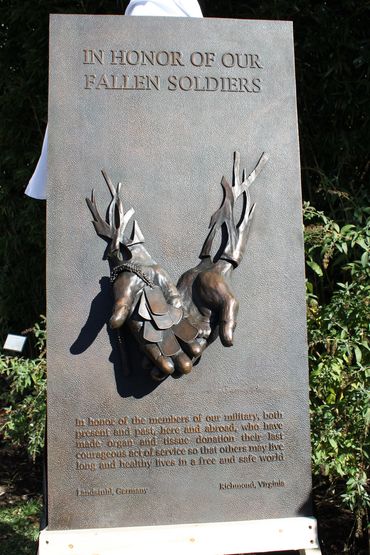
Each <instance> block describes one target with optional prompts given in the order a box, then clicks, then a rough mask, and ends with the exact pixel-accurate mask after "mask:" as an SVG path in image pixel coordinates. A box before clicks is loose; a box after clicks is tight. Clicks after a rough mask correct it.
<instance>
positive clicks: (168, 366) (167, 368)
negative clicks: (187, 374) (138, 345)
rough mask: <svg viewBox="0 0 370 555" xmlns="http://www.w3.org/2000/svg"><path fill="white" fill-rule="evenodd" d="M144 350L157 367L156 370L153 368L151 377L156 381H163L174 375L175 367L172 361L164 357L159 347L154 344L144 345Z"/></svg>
mask: <svg viewBox="0 0 370 555" xmlns="http://www.w3.org/2000/svg"><path fill="white" fill-rule="evenodd" d="M142 350H143V352H144V353H145V354H146V355H147V357H148V358H149V359H150V360H151V361H152V362H153V364H155V366H156V368H153V370H152V372H151V376H152V378H153V379H154V380H156V381H162V380H163V379H164V378H166V377H167V376H169V375H170V374H173V372H174V371H175V365H174V363H173V361H172V359H171V358H170V357H165V356H164V355H162V353H161V351H160V350H159V348H158V346H157V345H155V344H154V343H148V344H146V345H143V347H142Z"/></svg>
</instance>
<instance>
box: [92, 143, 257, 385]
mask: <svg viewBox="0 0 370 555" xmlns="http://www.w3.org/2000/svg"><path fill="white" fill-rule="evenodd" d="M267 159H268V156H267V155H266V154H265V153H264V154H262V156H261V158H260V159H259V161H258V163H257V164H256V166H255V168H254V170H253V171H252V172H251V173H250V174H249V175H248V176H247V173H246V170H243V173H242V178H240V155H239V152H235V153H234V164H233V179H232V184H231V185H230V184H229V182H228V181H227V180H226V178H225V177H223V178H222V180H221V185H222V188H223V192H224V198H223V200H222V203H221V206H220V208H219V209H218V210H216V212H215V213H214V214H213V216H212V218H211V222H210V225H209V233H208V236H207V238H206V240H205V242H204V244H203V247H202V250H201V253H200V255H199V258H200V259H201V261H200V263H199V264H198V265H197V266H195V267H194V268H191V269H190V270H188V271H187V272H185V273H184V274H183V275H182V276H181V277H180V279H179V281H178V283H177V285H175V284H174V283H173V281H172V280H171V278H170V276H169V275H168V274H167V272H166V271H165V270H164V269H163V268H162V267H161V266H160V265H159V264H158V263H157V262H156V261H155V260H153V258H152V257H151V256H150V254H149V252H148V251H147V250H146V249H145V247H144V236H143V234H142V232H141V230H140V228H139V224H138V223H137V221H136V220H134V222H133V225H132V229H131V232H130V233H129V234H127V233H125V232H126V229H127V226H128V223H129V221H130V219H131V218H132V216H133V214H134V210H133V209H132V208H130V210H128V211H127V212H126V213H125V212H124V209H123V204H122V200H121V198H120V191H121V183H118V185H117V187H116V188H115V187H114V186H113V184H112V182H111V180H110V178H109V177H108V175H107V174H106V173H105V172H104V171H102V174H103V177H104V179H105V181H106V184H107V186H108V188H109V190H110V193H111V195H112V201H111V203H110V205H109V208H108V215H107V218H106V219H104V218H102V217H101V215H100V214H99V211H98V209H97V206H96V200H95V194H94V191H92V193H91V199H86V202H87V204H88V206H89V208H90V211H91V213H92V215H93V218H94V219H93V224H94V227H95V231H96V233H97V234H98V235H100V236H101V237H104V238H106V239H107V240H109V247H108V260H109V264H110V269H111V278H110V281H111V284H112V287H113V293H114V307H113V313H112V316H111V318H110V326H111V327H112V328H113V329H117V330H118V338H119V340H120V343H122V335H121V329H122V326H123V325H124V324H127V325H128V326H129V328H130V329H131V331H132V333H133V334H134V336H135V338H136V340H137V342H138V344H139V346H140V349H141V350H142V352H143V353H144V355H145V356H146V357H147V359H148V360H149V361H150V364H151V366H152V368H151V376H152V378H153V379H154V380H158V381H161V380H163V379H164V378H166V377H167V376H168V375H172V376H173V377H180V376H182V375H183V374H188V373H189V372H190V371H191V369H192V367H193V364H194V363H195V362H196V361H197V360H198V359H199V357H200V356H201V355H202V353H203V351H204V350H205V349H206V348H207V346H208V345H209V344H210V343H212V342H213V341H214V340H215V339H216V338H217V337H220V340H221V342H222V344H223V345H224V346H225V347H230V346H231V345H232V344H233V333H234V330H235V326H236V318H237V313H238V302H237V299H236V297H235V295H234V293H233V291H232V288H231V283H230V281H231V274H232V271H233V270H234V268H236V267H237V266H238V265H239V263H240V262H241V260H242V257H243V254H244V251H245V246H246V242H247V238H248V233H249V229H250V224H251V221H252V217H253V213H254V208H255V205H254V204H252V203H251V197H250V192H249V187H250V185H251V184H252V183H253V181H254V180H255V179H256V177H257V176H258V174H259V173H260V172H261V170H262V169H263V167H264V166H265V164H266V162H267ZM239 199H240V201H241V204H242V209H241V214H240V217H239V219H238V221H237V223H236V215H235V204H236V202H237V201H238V200H239ZM218 232H220V234H219V235H221V244H220V245H218V247H217V249H216V250H215V249H214V248H213V247H214V242H215V238H216V237H217V236H218V235H217V233H218Z"/></svg>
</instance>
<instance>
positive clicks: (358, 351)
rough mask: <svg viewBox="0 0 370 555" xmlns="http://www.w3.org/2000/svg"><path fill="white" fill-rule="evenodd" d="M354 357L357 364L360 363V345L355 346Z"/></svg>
mask: <svg viewBox="0 0 370 555" xmlns="http://www.w3.org/2000/svg"><path fill="white" fill-rule="evenodd" d="M355 357H356V362H357V364H361V360H362V352H361V349H360V347H358V346H357V345H356V346H355Z"/></svg>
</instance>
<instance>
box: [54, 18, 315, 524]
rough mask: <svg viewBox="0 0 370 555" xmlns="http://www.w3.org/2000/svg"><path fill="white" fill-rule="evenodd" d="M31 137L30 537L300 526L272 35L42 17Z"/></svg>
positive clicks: (293, 310) (286, 159) (292, 125)
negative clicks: (38, 430)
mask: <svg viewBox="0 0 370 555" xmlns="http://www.w3.org/2000/svg"><path fill="white" fill-rule="evenodd" d="M49 138H50V145H49V168H48V376H49V381H48V500H49V501H48V519H49V529H51V530H57V529H73V528H98V527H119V526H135V525H137V526H139V525H140V526H143V525H148V526H149V525H158V524H161V525H163V524H179V523H201V522H222V521H224V522H225V521H226V522H227V521H236V520H237V521H241V520H250V519H253V520H256V519H269V518H285V517H294V516H309V515H310V505H309V497H310V488H311V483H310V476H311V472H310V446H309V417H308V376H307V375H308V371H307V345H306V328H305V295H304V265H303V239H302V221H301V193H300V171H299V148H298V135H297V115H296V96H295V79H294V55H293V38H292V25H291V23H289V22H273V21H235V20H221V19H217V20H212V19H204V20H202V19H186V18H183V19H182V18H179V19H177V18H145V17H140V18H135V17H132V18H127V17H124V16H122V17H120V16H114V17H113V16H96V17H95V16H64V15H56V16H52V18H51V46H50V98H49ZM238 152H239V153H240V154H239V155H238V154H234V153H238ZM263 153H265V154H263ZM267 157H268V160H267ZM239 158H240V159H239ZM261 160H262V161H263V170H262V166H261V165H259V164H261ZM239 166H240V167H239ZM242 168H246V172H245V173H244V174H243V173H242ZM101 170H104V174H103V176H102V174H101ZM222 176H224V177H222ZM248 176H252V177H251V178H250V179H251V181H250V182H249V181H248V179H249V177H248ZM103 177H104V179H103ZM221 179H222V186H221V185H220V183H221ZM104 180H105V181H106V183H104ZM246 181H248V183H247V185H246ZM118 182H121V183H122V185H121V186H118V188H116V185H117V183H118ZM107 184H108V188H109V190H108V188H107V186H106V185H107ZM243 187H244V189H243ZM247 188H248V191H249V192H248V194H250V198H249V200H248V199H246V197H247V195H245V198H244V196H243V199H244V201H243V202H244V206H243V203H242V205H241V206H238V205H237V203H236V200H238V199H239V196H240V195H242V194H243V195H244V193H243V191H245V190H246V189H247ZM92 189H95V196H93V197H92V198H91V197H90V195H91V190H92ZM85 197H88V198H89V199H90V201H89V206H90V209H91V211H92V213H93V216H92V214H91V212H90V211H89V210H88V208H87V206H86V203H85ZM112 198H113V200H114V199H115V200H114V202H113V204H111V209H110V210H107V208H108V206H109V205H110V203H111V201H112ZM234 201H235V202H234ZM248 202H249V205H248ZM245 205H247V208H248V210H246V209H245ZM253 205H255V206H254V208H253ZM95 206H96V207H97V208H96V210H98V212H96V211H95V208H94V207H95ZM131 207H132V208H133V209H134V210H135V216H133V214H132V212H131V211H130V208H131ZM94 211H95V212H94ZM128 212H129V213H128ZM127 213H128V215H127V221H129V220H130V223H129V224H127V222H126V220H123V219H122V218H125V217H126V216H125V214H127ZM249 214H250V215H253V221H252V222H248V230H247V231H248V243H247V244H246V246H245V248H244V246H243V248H241V244H240V240H239V238H238V229H239V230H240V229H241V228H240V227H239V228H238V225H239V224H240V222H243V221H244V223H245V224H246V222H247V219H248V218H247V219H246V215H247V216H248V215H249ZM130 217H131V218H132V219H130ZM211 217H212V220H211V227H210V228H208V225H209V221H210V219H211ZM133 218H135V220H136V223H135V224H133V223H131V222H133ZM243 218H244V220H243ZM92 220H93V221H94V222H95V224H94V225H95V230H96V231H97V232H98V234H99V235H100V236H103V239H104V236H105V240H106V241H107V242H106V243H105V242H104V241H102V240H101V239H100V238H99V237H98V235H97V234H96V233H95V230H94V227H93V225H92V224H91V221H92ZM117 221H119V222H120V223H122V222H124V225H122V226H120V224H118V223H117ZM238 222H239V223H238ZM250 223H251V225H249V224H250ZM139 226H140V227H139ZM212 226H213V227H212ZM243 226H244V224H243V225H242V227H243ZM124 228H125V229H126V230H125V229H124ZM126 231H127V235H125V234H126ZM144 237H145V249H146V251H145V252H148V253H149V254H148V256H150V260H151V261H155V262H153V263H152V262H151V263H150V264H148V263H147V261H148V260H149V259H146V258H145V257H146V254H143V252H144V250H143V249H144V247H142V245H143V241H144ZM225 237H226V239H225ZM217 241H218V242H219V245H220V248H219V250H218V251H217V252H214V250H212V249H214V245H215V242H216V244H217ZM117 249H118V250H117ZM133 251H135V253H136V254H135V256H131V255H132V253H133ZM117 252H120V253H123V255H122V257H121V258H120V260H118V259H117V260H118V261H117V260H116V261H114V263H113V265H112V256H113V257H114V256H115V255H116V254H117ZM112 253H113V254H112ZM243 253H244V254H243ZM242 254H243V256H242ZM120 256H121V255H120ZM199 256H200V257H201V264H204V266H202V268H201V269H202V272H203V273H202V274H201V278H202V279H200V278H199V280H200V282H199V284H198V282H197V281H196V280H195V279H194V281H191V282H190V285H189V279H188V278H189V274H186V272H188V271H189V270H190V269H194V268H197V267H198V266H197V264H199V258H198V257H199ZM143 257H144V258H143ZM217 257H218V258H219V260H220V261H221V262H220V265H219V266H217V267H218V269H219V271H218V273H217V272H216V273H217V276H216V277H215V274H214V272H213V268H214V261H215V260H217ZM144 259H145V260H144ZM204 261H205V262H204ZM207 261H208V262H207ZM225 264H226V266H227V269H225ZM110 265H111V268H110ZM210 268H211V273H209V271H210ZM162 270H163V273H162ZM110 271H111V272H112V273H111V274H110ZM197 271H198V270H197ZM204 272H205V273H204ZM184 274H185V278H184V277H183V278H182V281H181V280H180V282H179V284H178V288H179V290H180V293H181V295H183V291H184V290H186V295H183V296H182V297H181V295H180V297H181V299H182V301H181V302H180V303H177V302H169V300H168V299H169V297H168V296H169V295H170V296H173V294H174V295H175V296H176V287H175V284H176V283H177V281H178V279H179V278H180V276H184ZM186 276H187V277H186ZM204 276H205V278H204V279H203V277H204ZM196 277H197V279H198V277H199V276H198V274H197V276H196ZM193 278H194V275H193V274H191V279H193ZM112 283H113V287H112ZM164 283H165V284H166V285H164ZM169 283H170V285H168V284H169ZM204 283H206V286H204ZM225 284H226V285H225ZM172 286H173V287H174V289H173V288H172ZM203 286H204V287H203ZM130 287H134V288H135V287H136V288H137V289H135V291H134V294H133V296H134V297H135V303H131V305H130V307H129V309H127V310H126V308H125V307H126V305H125V304H124V303H123V301H122V299H123V298H126V297H125V295H126V293H127V290H128V289H127V288H130ZM202 287H203V289H202ZM174 291H175V293H174ZM215 291H217V295H218V294H219V296H217V295H216V293H215ZM171 298H172V297H171ZM199 298H200V299H201V302H200V301H199ZM225 298H228V299H229V300H230V299H231V300H230V303H231V304H230V303H229V304H227V303H226V305H225ZM184 299H185V300H184ZM207 299H208V300H207ZM219 299H221V300H219ZM236 300H237V301H238V303H239V312H238V314H237V317H236V313H237V301H236ZM121 301H122V302H121ZM231 301H232V302H231ZM182 302H183V304H182ZM114 303H116V304H114ZM120 303H121V304H120ZM217 303H219V304H217ZM233 303H234V304H233ZM183 305H184V306H183ZM195 305H196V308H197V310H198V311H197V317H196V318H195V320H194V310H193V309H194V306H195ZM114 306H115V308H114V317H113V318H112V319H111V316H112V312H113V307H114ZM125 311H126V312H127V314H126V312H125ZM230 314H231V316H230ZM123 315H124V316H123ZM127 318H128V320H127ZM236 318H237V327H236V330H235V332H234V334H233V337H231V335H232V329H233V327H234V323H235V319H236ZM110 319H111V325H109V321H110ZM124 319H126V323H125V324H124V325H123V326H122V322H123V320H124ZM128 321H129V324H130V325H127V322H128ZM225 322H226V323H227V322H228V324H225ZM228 326H229V327H228ZM126 328H127V329H126ZM231 343H232V345H231ZM206 347H207V348H206ZM143 349H144V351H145V353H146V354H147V355H149V365H148V360H143V356H142V350H143ZM197 349H198V351H197ZM203 350H204V352H203ZM189 352H191V354H189ZM201 352H202V356H201V357H200V358H199V354H200V353H201ZM179 353H180V354H179ZM185 356H187V357H188V358H187V359H186V358H184V357H185ZM160 357H163V358H161V361H162V362H163V361H164V362H163V364H162V362H160V361H159V358H160ZM178 357H180V359H179V358H178ZM181 357H183V358H181ZM189 358H190V361H191V362H190V363H188V362H187V361H188V360H189ZM156 361H157V365H158V366H160V370H158V368H157V367H156V364H155V362H156ZM158 361H159V362H158ZM184 361H185V362H184ZM174 378H178V379H174Z"/></svg>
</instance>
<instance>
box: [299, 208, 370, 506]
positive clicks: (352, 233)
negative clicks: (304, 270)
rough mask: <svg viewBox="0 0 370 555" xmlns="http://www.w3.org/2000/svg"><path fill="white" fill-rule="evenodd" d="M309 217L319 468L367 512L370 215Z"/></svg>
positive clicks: (310, 327) (311, 210)
mask: <svg viewBox="0 0 370 555" xmlns="http://www.w3.org/2000/svg"><path fill="white" fill-rule="evenodd" d="M304 216H305V222H306V227H305V236H306V241H305V244H306V257H307V258H306V263H307V265H308V268H309V270H308V274H309V281H307V302H308V338H309V361H310V385H311V424H312V446H313V455H312V461H313V472H314V474H316V475H319V476H320V475H321V476H326V477H328V480H329V484H330V491H331V494H332V495H334V496H337V495H338V491H339V489H338V488H337V486H339V485H341V486H342V485H343V482H345V487H344V488H343V487H342V488H341V489H340V491H341V494H340V495H341V497H342V501H343V502H344V504H346V505H347V506H348V507H349V508H351V509H352V510H355V511H360V513H361V512H362V511H364V509H365V508H366V507H367V506H369V505H370V497H369V494H368V490H367V486H366V484H367V476H366V471H367V469H368V466H369V458H370V456H369V442H368V435H367V433H368V427H369V424H370V403H369V399H370V397H369V378H370V344H369V322H370V279H369V278H370V264H369V252H370V218H368V219H367V221H366V222H365V224H363V225H355V224H351V225H345V226H343V227H341V228H340V227H339V225H338V224H337V223H336V222H334V221H333V220H331V219H330V218H328V217H327V216H325V215H324V214H323V213H322V212H318V211H317V210H315V209H314V208H313V207H312V206H310V205H309V204H306V205H305V210H304ZM334 276H335V279H340V280H341V281H339V282H335V281H334ZM324 301H325V304H324Z"/></svg>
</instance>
